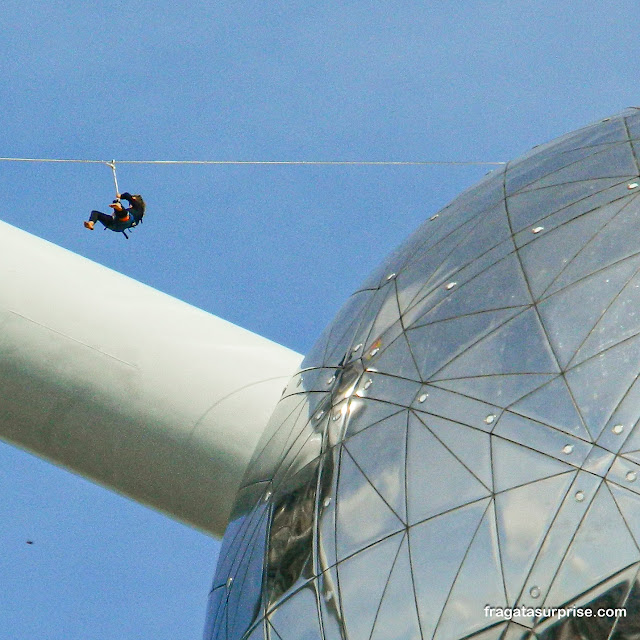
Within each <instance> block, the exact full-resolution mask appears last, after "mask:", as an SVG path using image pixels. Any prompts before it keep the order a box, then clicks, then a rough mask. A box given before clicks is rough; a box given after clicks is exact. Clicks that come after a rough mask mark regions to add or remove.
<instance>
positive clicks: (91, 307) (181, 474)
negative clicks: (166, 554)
mask: <svg viewBox="0 0 640 640" xmlns="http://www.w3.org/2000/svg"><path fill="white" fill-rule="evenodd" d="M301 359H302V357H301V356H300V355H299V354H297V353H295V352H293V351H291V350H289V349H286V348H285V347H282V346H280V345H278V344H275V343H273V342H271V341H269V340H267V339H265V338H262V337H261V336H257V335H255V334H253V333H251V332H249V331H246V330H244V329H241V328H240V327H237V326H235V325H232V324H230V323H228V322H226V321H224V320H221V319H220V318H217V317H215V316H212V315H210V314H208V313H205V312H204V311H201V310H199V309H196V308H195V307H192V306H190V305H188V304H186V303H184V302H181V301H179V300H176V299H175V298H172V297H170V296H168V295H165V294H163V293H160V292H158V291H156V290H155V289H152V288H150V287H147V286H145V285H143V284H140V283H139V282H136V281H134V280H132V279H130V278H127V277H126V276H123V275H121V274H118V273H116V272H114V271H111V270H110V269H107V268H105V267H102V266H100V265H97V264H95V263H93V262H91V261H89V260H87V259H85V258H82V257H80V256H78V255H76V254H73V253H71V252H69V251H66V250H64V249H61V248H60V247H57V246H55V245H53V244H51V243H48V242H46V241H44V240H41V239H39V238H36V237H34V236H32V235H30V234H27V233H25V232H23V231H20V230H18V229H16V228H14V227H11V226H9V225H7V224H5V223H2V222H0V438H2V439H4V440H7V441H9V442H12V443H14V444H16V445H18V446H20V447H22V448H25V449H27V450H29V451H31V452H33V453H36V454H37V455H40V456H42V457H45V458H47V459H49V460H51V461H53V462H56V463H58V464H60V465H63V466H65V467H67V468H69V469H71V470H73V471H75V472H76V473H79V474H81V475H83V476H86V477H88V478H91V479H93V480H95V481H97V482H99V483H101V484H103V485H105V486H107V487H110V488H112V489H115V490H116V491H118V492H120V493H123V494H126V495H128V496H130V497H132V498H134V499H135V500H138V501H140V502H142V503H144V504H147V505H150V506H153V507H155V508H157V509H160V510H162V511H164V512H166V513H168V514H170V515H172V516H173V517H175V518H177V519H180V520H182V521H184V522H187V523H190V524H192V525H194V526H196V527H198V528H200V529H203V530H205V531H208V532H210V533H212V534H215V535H222V533H223V532H224V529H225V527H226V524H227V518H228V515H229V512H230V509H231V505H232V501H233V498H234V496H235V492H236V489H237V487H238V485H239V483H240V480H241V479H242V475H243V473H244V470H245V468H246V465H247V463H248V461H249V459H250V457H251V454H252V452H253V449H254V448H255V445H256V443H257V441H258V439H259V437H260V434H261V433H262V430H263V429H264V426H265V425H266V422H267V420H268V418H269V416H270V414H271V411H272V410H273V407H274V406H275V404H276V402H277V400H278V398H279V396H280V394H281V391H282V389H283V387H284V386H285V384H286V382H287V380H288V379H289V377H290V376H291V374H292V373H293V372H294V371H295V369H296V368H297V367H298V365H299V363H300V361H301Z"/></svg>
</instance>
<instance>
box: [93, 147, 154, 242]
mask: <svg viewBox="0 0 640 640" xmlns="http://www.w3.org/2000/svg"><path fill="white" fill-rule="evenodd" d="M105 164H106V165H107V166H108V167H111V171H112V172H113V182H114V184H115V188H116V197H115V200H114V201H113V202H112V203H111V204H110V205H109V206H110V207H111V208H112V209H113V213H111V214H109V213H102V212H101V211H96V210H93V211H92V212H91V215H90V216H89V220H85V222H84V226H85V227H86V228H87V229H89V230H91V231H93V229H94V227H95V223H96V222H101V223H102V224H103V225H104V228H105V229H109V230H110V231H115V232H116V233H121V234H122V235H123V236H124V237H125V238H126V239H127V240H128V239H129V236H128V235H127V230H129V229H133V227H137V226H138V225H139V224H140V223H141V222H142V219H143V217H144V213H145V208H146V205H145V202H144V200H143V198H142V196H141V195H140V194H135V195H131V194H130V193H129V192H128V191H125V192H124V193H120V190H119V189H118V176H117V174H116V161H115V160H112V161H111V162H105ZM121 200H126V201H127V202H128V203H129V207H128V208H125V207H123V206H122V202H121Z"/></svg>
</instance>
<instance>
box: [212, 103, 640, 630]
mask: <svg viewBox="0 0 640 640" xmlns="http://www.w3.org/2000/svg"><path fill="white" fill-rule="evenodd" d="M639 157H640V110H636V109H630V110H627V111H625V112H623V113H622V114H620V115H618V116H615V117H612V118H607V119H606V120H603V121H602V122H599V123H597V124H594V125H592V126H589V127H586V128H584V129H581V130H579V131H577V132H575V133H571V134H569V135H566V136H564V137H562V138H560V139H558V140H555V141H553V142H551V143H549V144H546V145H543V146H539V147H537V148H535V149H533V150H532V151H531V152H529V153H528V154H526V155H525V156H523V157H522V158H519V159H517V160H515V161H513V162H510V163H509V164H508V165H507V166H506V167H504V168H501V169H500V170H497V171H494V172H492V173H491V174H489V175H488V176H487V177H485V179H484V180H483V181H482V182H481V183H480V184H478V185H477V186H475V187H474V188H472V189H469V190H468V191H466V192H465V193H464V194H462V195H461V196H460V197H459V198H457V199H456V200H455V201H454V202H453V203H452V204H450V205H449V206H448V207H446V208H445V209H443V210H442V211H441V212H440V213H439V214H438V215H436V216H433V217H432V218H430V219H429V220H426V221H425V223H424V224H423V225H422V226H421V227H420V228H419V229H418V231H417V232H416V233H415V234H414V235H413V236H412V237H411V238H410V239H409V240H408V241H407V242H406V243H405V244H404V245H403V246H402V247H400V249H398V250H397V251H396V252H395V253H394V254H393V255H392V256H391V257H390V258H389V259H388V260H387V261H386V262H385V264H384V265H383V266H382V268H381V269H379V270H378V271H377V272H376V273H374V274H373V275H372V276H371V277H370V278H369V279H368V280H367V281H366V282H365V284H364V285H363V286H362V288H361V289H360V290H359V291H357V292H356V293H354V294H353V296H352V297H351V298H350V299H349V301H348V302H347V303H346V305H345V306H344V308H343V309H342V310H341V311H340V313H339V314H338V316H337V318H336V319H335V321H334V322H333V323H332V324H331V325H330V326H329V327H328V329H327V330H326V331H325V333H324V334H323V336H322V337H321V338H320V340H319V341H318V343H317V344H316V346H315V347H314V348H313V350H312V353H310V354H309V355H308V357H307V358H306V360H305V361H304V363H303V365H302V369H301V371H300V372H298V373H297V374H296V375H295V376H294V378H293V379H292V380H291V383H290V384H289V386H288V387H287V389H286V390H285V392H284V394H283V397H282V399H281V401H280V403H279V405H278V406H277V408H276V411H275V414H274V416H273V418H272V419H271V421H270V423H269V425H268V427H267V429H266V431H265V433H264V435H263V437H262V440H261V442H260V444H259V445H258V447H257V449H256V452H255V454H254V457H253V460H252V462H251V464H250V466H249V469H248V471H247V473H246V476H245V478H244V481H243V485H242V489H241V490H240V492H239V494H238V497H237V502H236V506H235V511H234V514H233V516H232V520H231V522H230V524H229V527H228V530H227V533H226V536H225V540H224V544H223V549H222V552H221V556H220V561H219V566H218V570H217V575H216V577H215V580H214V584H213V589H212V592H211V595H210V604H209V613H208V622H207V628H206V630H205V638H206V640H210V639H211V638H215V639H217V640H241V639H247V640H263V639H264V640H316V639H321V638H324V639H327V640H329V639H331V640H395V639H398V640H399V639H404V640H407V639H423V640H427V639H432V638H434V639H435V640H454V639H456V640H457V639H461V638H474V639H478V640H498V639H502V640H525V639H529V638H539V639H541V640H542V639H544V640H551V639H557V640H560V639H562V640H574V639H578V638H580V639H587V638H588V639H594V640H595V639H602V640H605V639H607V638H612V639H616V640H623V639H631V638H640V576H639V571H640V426H638V420H639V419H640V380H639V374H640V200H639V199H638V198H639V194H640V186H639V183H640V179H639V175H640V171H639V165H638V158H639ZM487 605H489V606H491V607H493V608H496V611H497V608H507V607H512V608H519V611H520V615H515V614H514V617H513V618H512V619H511V620H506V619H505V617H500V616H496V615H487V608H486V606H487ZM556 607H568V608H571V610H572V612H573V613H571V612H569V613H567V617H562V615H564V614H560V613H558V612H556V613H555V614H550V612H549V611H548V610H549V609H551V608H556ZM616 608H624V609H625V610H626V617H620V616H617V617H616V615H615V613H614V612H612V611H611V610H612V609H616ZM536 609H545V610H547V611H542V612H540V611H539V612H536V611H535V610H536ZM607 610H609V611H607ZM507 615H509V614H508V613H507Z"/></svg>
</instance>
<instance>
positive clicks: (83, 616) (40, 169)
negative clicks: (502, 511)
mask: <svg viewBox="0 0 640 640" xmlns="http://www.w3.org/2000/svg"><path fill="white" fill-rule="evenodd" d="M636 15H637V4H636V3H635V2H632V1H631V0H629V1H616V0H613V1H612V2H609V3H601V2H596V1H592V0H584V1H583V2H580V3H579V10H578V5H576V4H575V3H574V4H571V3H556V2H551V1H536V2H533V1H523V0H513V1H512V2H508V3H505V2H497V1H493V0H484V1H482V2H481V1H478V0H467V1H465V0H463V1H462V2H459V3H457V4H455V5H454V4H453V3H445V2H434V1H431V2H423V3H418V2H408V1H403V0H395V1H394V2H364V1H358V0H353V1H349V0H346V1H343V2H340V3H337V2H334V3H319V2H304V3H303V2H288V3H286V2H275V1H274V2H268V3H267V2H257V1H253V2H244V1H242V0H240V1H238V0H236V1H234V2H230V1H226V0H222V1H218V2H216V3H211V2H188V3H184V4H177V3H169V2H165V1H164V0H159V1H155V2H151V1H135V2H134V1H127V0H123V1H118V2H117V1H114V0H100V1H99V2H98V1H96V0H92V1H87V2H82V3H71V4H70V3H68V2H59V1H56V0H48V1H44V0H43V1H34V0H20V1H19V2H18V1H17V0H5V2H3V8H2V12H0V31H1V35H2V38H1V39H0V69H2V81H1V82H0V113H1V120H0V122H1V129H0V140H1V144H0V156H5V157H47V158H90V159H106V160H110V159H114V158H115V159H116V160H125V159H132V160H155V159H165V160H166V159H171V160H174V159H175V160H196V159H197V160H485V161H502V160H509V159H511V158H513V157H516V156H518V155H519V154H521V153H523V152H525V151H527V150H528V149H529V148H530V147H532V146H533V145H535V144H538V143H541V142H545V141H548V140H550V139H552V138H554V137H556V136H558V135H560V134H562V133H565V132H567V131H571V130H573V129H576V128H578V127H581V126H583V125H586V124H588V123H590V122H592V121H594V120H597V119H599V118H603V117H606V116H608V115H611V114H613V113H617V112H619V111H621V110H622V109H624V108H625V107H628V106H635V105H638V104H640V97H639V96H638V95H637V93H638V91H637V81H636V79H635V68H636V66H637V65H636V61H637V60H638V53H639V50H638V49H639V40H638V37H637V29H636V22H637V21H636V19H635V17H636ZM488 169H489V167H459V166H447V167H353V166H352V167H326V166H325V167H321V166H305V167H300V166H293V167H289V166H287V167H282V166H148V165H121V166H119V168H118V180H119V183H120V187H121V189H122V190H129V191H131V192H138V193H142V194H143V195H144V197H145V199H146V201H147V204H148V209H147V211H148V213H147V216H146V218H145V223H144V225H143V226H142V227H141V228H139V229H137V230H135V231H134V232H133V234H132V238H131V239H130V240H129V241H128V242H127V241H125V240H124V239H123V238H122V237H121V236H119V235H116V234H112V233H109V232H105V233H103V232H102V231H96V232H93V233H90V232H88V231H86V230H85V229H84V228H83V226H82V220H83V219H84V218H85V217H86V216H87V215H88V212H89V211H90V210H91V209H94V208H97V209H103V210H104V209H106V205H107V204H108V203H109V202H110V201H111V199H112V198H113V181H112V177H111V171H110V169H109V168H108V167H106V166H104V165H93V164H23V163H16V164H13V163H0V193H1V194H2V200H1V205H0V218H1V219H3V220H4V221H6V222H9V223H11V224H14V225H16V226H18V227H20V228H22V229H25V230H27V231H29V232H31V233H34V234H36V235H39V236H41V237H43V238H46V239H47V240H50V241H52V242H55V243H57V244H59V245H62V246H64V247H66V248H68V249H70V250H72V251H75V252H77V253H79V254H81V255H84V256H86V257H88V258H91V259H93V260H96V261H97V262H100V263H102V264H104V265H106V266H109V267H111V268H114V269H116V270H118V271H121V272H122V273H125V274H127V275H129V276H132V277H134V278H136V279H138V280H141V281H142V282H145V283H147V284H150V285H151V286H154V287H156V288H158V289H160V290H162V291H165V292H167V293H170V294H172V295H175V296H176V297H179V298H181V299H183V300H186V301H187V302H190V303H192V304H195V305H197V306H199V307H201V308H203V309H205V310H207V311H209V312H211V313H214V314H216V315H219V316H221V317H223V318H225V319H227V320H230V321H231V322H235V323H236V324H239V325H241V326H243V327H246V328H248V329H250V330H252V331H255V332H257V333H259V334H262V335H264V336H266V337H268V338H270V339H272V340H275V341H277V342H280V343H281V344H284V345H286V346H288V347H290V348H292V349H295V350H297V351H299V352H301V353H305V352H306V351H308V350H309V348H310V347H311V345H312V344H313V342H314V340H315V338H316V337H317V336H318V335H319V333H320V332H321V330H322V328H323V327H324V326H325V325H326V324H327V323H328V322H329V321H330V320H331V318H332V317H333V315H334V314H335V313H336V312H337V310H338V308H339V307H340V305H341V304H342V302H344V300H345V299H346V298H347V296H348V295H349V294H350V293H351V292H352V291H353V290H355V289H356V288H357V287H358V285H359V283H360V282H361V281H362V280H364V278H365V277H366V275H367V274H368V272H370V271H371V270H372V269H373V268H374V267H375V266H376V265H377V264H378V263H379V262H380V261H381V260H382V258H383V257H384V256H385V255H386V254H387V253H388V252H389V251H390V250H391V249H393V248H394V247H395V246H396V245H397V244H399V243H400V242H401V241H402V240H403V239H404V238H405V237H406V236H407V235H408V234H409V233H410V232H411V231H412V230H413V229H414V228H415V227H417V226H418V224H419V223H420V222H421V221H422V220H424V219H425V218H426V217H428V216H430V215H432V214H433V213H435V212H436V211H437V210H438V209H439V208H441V207H442V206H444V205H445V204H447V202H449V201H450V200H451V199H453V197H455V196H456V195H457V194H458V193H459V192H460V191H462V190H463V189H465V188H467V187H468V186H470V185H472V184H473V183H474V182H476V181H477V180H479V178H480V177H481V176H482V175H484V173H486V171H487V170H488ZM48 277H52V276H51V275H50V274H49V273H48V272H47V268H46V265H43V278H48ZM110 320H111V319H109V318H105V322H109V321H110ZM96 329H97V328H96ZM0 401H1V399H0ZM0 496H1V497H0V546H1V548H2V554H1V555H0V577H1V580H0V584H1V585H2V586H1V587H0V629H2V635H3V637H7V638H12V639H14V640H23V639H24V640H27V639H31V638H33V637H38V638H39V639H41V640H69V639H71V638H90V639H91V640H102V639H104V640H111V639H116V638H117V639H118V640H134V639H135V640H138V639H141V638H153V639H154V640H164V639H165V638H166V639H167V640H169V639H171V640H182V639H185V640H191V639H193V638H200V637H201V633H202V627H203V623H204V612H205V603H206V597H207V593H208V589H209V585H210V582H211V579H212V577H213V572H214V566H215V561H216V556H217V552H218V549H219V544H218V543H217V542H216V541H213V540H211V539H210V538H208V537H207V536H204V535H202V534H200V533H198V532H195V531H193V530H191V529H189V528H187V527H184V526H183V525H180V524H178V523H175V522H173V521H171V520H168V519H167V518H165V517H163V516H161V515H159V514H156V513H154V512H152V511H150V510H148V509H146V508H143V507H140V506H138V505H136V504H135V503H133V502H131V501H129V500H127V499H124V498H121V497H119V496H116V495H114V494H111V493H108V492H106V491H104V490H103V489H100V488H98V487H96V486H95V485H92V484H91V483H89V482H87V481H85V480H83V479H81V478H78V477H76V476H73V475H71V474H69V473H67V472H64V471H62V470H60V469H57V468H55V467H53V466H51V465H48V464H46V463H44V462H41V461H39V460H37V459H35V458H33V457H32V456H30V455H28V454H26V453H23V452H20V451H17V450H15V449H13V448H12V447H9V446H7V445H0ZM26 540H34V541H35V544H34V545H26V543H25V541H26Z"/></svg>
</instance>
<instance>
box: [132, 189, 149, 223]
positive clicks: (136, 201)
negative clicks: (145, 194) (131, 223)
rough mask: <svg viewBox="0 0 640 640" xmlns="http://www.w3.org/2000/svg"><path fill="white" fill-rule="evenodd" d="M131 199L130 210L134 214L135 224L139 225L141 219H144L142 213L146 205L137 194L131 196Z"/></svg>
mask: <svg viewBox="0 0 640 640" xmlns="http://www.w3.org/2000/svg"><path fill="white" fill-rule="evenodd" d="M131 199H132V200H133V202H132V208H133V210H134V212H135V215H134V218H135V219H136V224H140V223H141V222H142V218H144V212H145V209H146V208H147V205H146V204H145V202H144V200H143V198H142V196H141V195H140V194H139V193H137V194H133V195H132V196H131Z"/></svg>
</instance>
